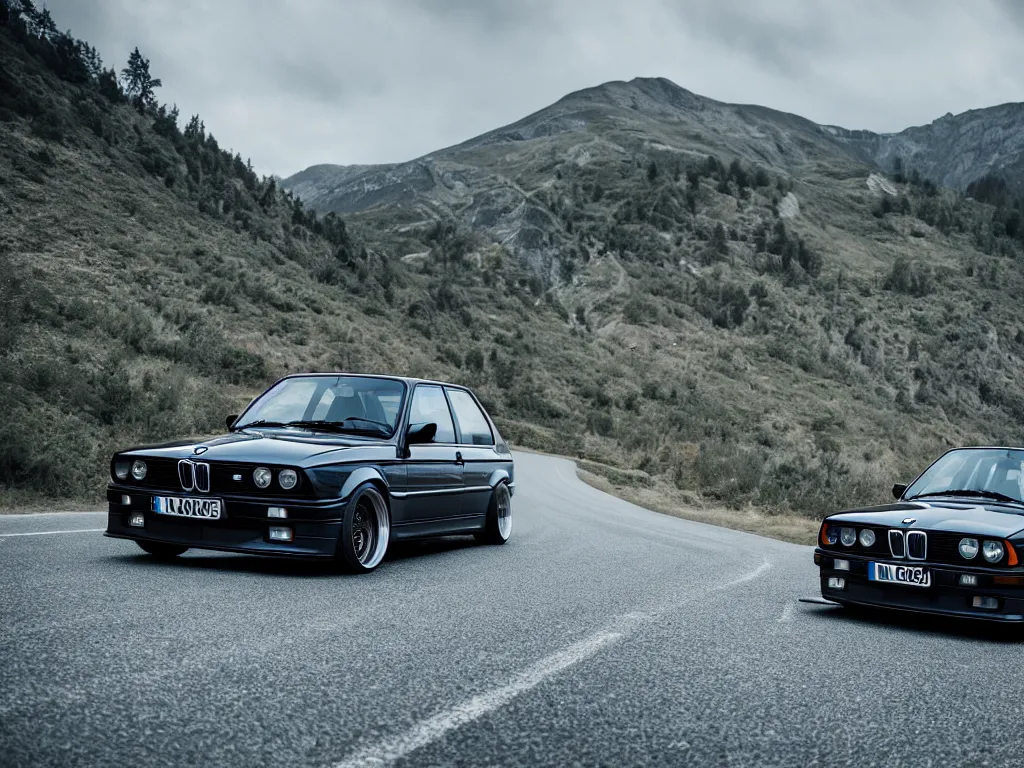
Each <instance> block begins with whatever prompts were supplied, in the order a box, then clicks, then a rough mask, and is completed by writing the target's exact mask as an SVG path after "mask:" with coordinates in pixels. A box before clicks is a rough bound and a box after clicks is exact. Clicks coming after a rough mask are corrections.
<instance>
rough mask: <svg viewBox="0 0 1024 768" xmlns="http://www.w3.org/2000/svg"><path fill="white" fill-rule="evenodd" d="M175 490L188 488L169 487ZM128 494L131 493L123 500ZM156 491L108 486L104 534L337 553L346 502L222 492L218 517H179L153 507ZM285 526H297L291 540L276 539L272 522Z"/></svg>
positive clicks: (312, 554)
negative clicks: (274, 511) (136, 516)
mask: <svg viewBox="0 0 1024 768" xmlns="http://www.w3.org/2000/svg"><path fill="white" fill-rule="evenodd" d="M167 495H170V496H182V495H187V494H181V493H170V492H168V493H167ZM124 496H128V497H129V498H130V503H129V504H123V503H122V499H123V497H124ZM153 496H154V493H153V492H152V491H140V490H138V489H135V488H130V487H127V486H117V485H110V486H109V487H108V489H107V530H106V533H105V534H104V535H105V536H110V537H112V538H117V539H132V540H135V541H152V542H158V543H161V544H176V545H179V546H182V547H189V548H194V549H212V550H219V551H223V552H241V553H245V554H252V555H274V556H283V557H306V558H331V557H334V553H335V548H336V546H337V542H338V537H339V535H340V534H341V519H342V513H343V510H344V506H345V503H344V502H334V503H327V504H323V503H316V502H310V501H309V500H306V501H287V500H281V499H275V500H267V499H253V498H251V497H236V496H218V497H217V498H219V499H221V501H222V503H223V504H222V509H223V511H222V515H221V518H220V519H219V520H202V519H198V518H193V517H175V516H172V515H162V514H157V513H156V512H154V511H153ZM270 506H275V507H284V508H286V509H287V510H288V518H287V519H284V520H280V519H276V518H273V519H272V518H268V517H267V509H268V507H270ZM139 512H141V513H142V515H143V518H144V525H143V526H142V527H141V528H139V527H135V526H132V525H131V524H130V522H129V521H130V518H131V516H132V514H133V513H139ZM271 527H275V528H279V527H286V528H290V529H291V531H292V540H291V541H287V542H286V541H276V540H275V541H272V540H271V539H270V528H271Z"/></svg>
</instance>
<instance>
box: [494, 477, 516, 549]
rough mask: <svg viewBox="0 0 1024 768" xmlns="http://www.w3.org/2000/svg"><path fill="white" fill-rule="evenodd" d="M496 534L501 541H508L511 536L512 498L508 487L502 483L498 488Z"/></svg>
mask: <svg viewBox="0 0 1024 768" xmlns="http://www.w3.org/2000/svg"><path fill="white" fill-rule="evenodd" d="M498 488H499V489H500V490H499V491H498V493H497V499H496V501H497V502H498V533H499V534H500V535H501V538H502V539H505V540H506V541H507V540H508V537H509V536H511V535H512V498H511V496H510V495H509V492H508V486H506V485H505V484H504V483H502V484H501V485H500V486H498Z"/></svg>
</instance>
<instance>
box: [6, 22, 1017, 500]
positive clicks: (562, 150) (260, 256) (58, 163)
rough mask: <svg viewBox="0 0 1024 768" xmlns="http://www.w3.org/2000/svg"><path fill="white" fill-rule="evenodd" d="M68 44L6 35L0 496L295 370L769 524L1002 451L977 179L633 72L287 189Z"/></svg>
mask: <svg viewBox="0 0 1024 768" xmlns="http://www.w3.org/2000/svg"><path fill="white" fill-rule="evenodd" d="M76 42H77V41H73V40H72V41H71V42H68V41H67V40H64V39H63V38H62V37H61V36H60V35H59V34H58V33H57V32H56V27H54V28H53V30H52V31H49V32H45V34H43V35H42V37H40V35H38V34H33V35H26V34H24V31H23V30H21V29H20V28H19V27H18V26H17V25H11V26H8V27H6V28H2V29H0V104H2V105H3V106H2V108H0V120H2V122H0V214H2V215H3V219H4V226H3V227H2V228H0V259H2V260H3V264H2V265H0V276H2V278H0V279H2V282H0V307H2V308H3V309H2V311H3V312H4V313H5V315H4V317H3V322H2V325H0V328H2V330H3V333H2V335H0V408H2V409H3V411H4V413H5V414H6V416H5V419H4V420H3V422H0V486H3V488H4V489H6V490H5V491H3V492H2V493H3V495H2V496H0V499H2V502H3V503H6V504H14V503H20V502H22V501H24V500H25V499H31V498H38V497H40V496H48V497H75V498H96V497H97V496H98V495H99V494H100V493H101V492H102V487H103V483H104V479H105V473H106V462H107V460H108V457H109V454H110V452H111V451H112V450H113V448H114V447H115V446H118V445H123V444H126V443H135V442H140V441H146V440H151V439H164V438H170V437H174V436H179V435H186V434H190V433H205V432H210V431H214V430H217V429H219V428H220V427H221V425H222V423H223V417H224V415H225V414H227V413H230V412H235V411H237V409H238V408H239V407H240V406H241V405H243V404H244V403H245V402H246V401H247V399H248V398H249V397H251V396H252V395H253V394H254V393H255V392H257V391H258V390H259V389H261V388H262V387H263V386H265V385H266V384H267V383H269V382H270V381H272V380H273V379H274V378H275V377H276V376H278V375H281V374H283V373H286V372H290V371H296V370H304V369H313V368H326V369H346V370H384V371H390V372H394V373H401V374H409V375H422V376H436V377H446V378H451V379H454V380H457V381H461V382H464V383H466V384H468V385H470V386H473V387H474V388H476V389H477V391H478V392H479V393H480V394H481V396H482V398H483V399H484V400H485V402H486V403H487V404H488V406H489V408H490V409H491V410H492V411H493V412H494V413H495V415H496V417H497V419H498V421H499V423H500V424H501V426H502V429H503V430H504V431H505V432H506V433H507V436H508V437H510V438H511V439H512V440H514V441H516V442H518V443H519V444H522V445H531V446H534V447H537V448H542V449H546V450H550V451H555V452H559V453H564V454H569V455H574V456H579V457H584V458H586V459H588V460H592V461H596V462H600V463H602V464H605V465H612V466H613V467H615V468H617V469H607V468H605V470H604V471H605V472H606V474H608V475H609V476H611V477H612V479H613V480H616V481H618V482H622V483H633V484H639V485H647V484H651V483H655V482H657V483H663V484H667V485H671V486H672V487H674V488H676V489H678V490H679V491H680V492H681V493H686V494H690V496H689V497H688V498H692V499H694V500H699V499H700V498H703V499H707V500H710V501H714V502H716V503H727V504H730V505H735V506H741V505H747V504H752V505H756V506H758V507H762V508H765V509H768V510H769V511H771V510H785V509H794V510H797V511H801V512H805V513H808V514H810V515H815V514H818V513H820V512H822V511H824V510H827V509H831V508H833V507H835V506H839V505H842V504H846V503H852V502H854V501H861V500H866V499H870V498H881V497H884V494H885V489H886V488H887V487H888V485H889V484H890V483H891V482H892V481H893V480H894V479H899V478H905V477H906V475H907V474H908V473H909V472H910V471H911V469H912V468H914V467H918V466H919V465H920V463H921V462H922V461H924V460H926V459H927V458H929V457H931V456H932V455H934V453H935V452H936V451H938V450H940V449H941V448H942V447H944V446H947V445H951V444H954V443H960V442H979V441H986V442H987V441H1014V442H1020V441H1021V438H1022V435H1021V432H1022V429H1021V427H1022V425H1024V398H1022V396H1021V395H1020V393H1019V388H1018V386H1017V385H1016V382H1018V381H1020V377H1021V374H1022V373H1024V371H1022V362H1024V323H1021V322H1019V320H1018V312H1017V308H1016V304H1017V302H1016V300H1015V297H1016V295H1017V294H1018V293H1019V292H1020V290H1021V288H1022V287H1024V285H1022V283H1024V280H1022V278H1021V276H1020V270H1019V261H1018V260H1019V258H1020V254H1021V248H1022V246H1021V243H1020V241H1019V239H1018V234H1017V232H1016V231H1015V230H1013V229H1012V228H1011V227H1010V226H1009V225H1008V224H1009V222H1010V221H1011V219H1012V215H1013V214H1014V211H1016V210H1017V209H1016V208H1015V206H1017V201H1016V198H1013V197H1012V195H1011V194H1010V193H1009V192H1006V190H1005V189H1002V188H998V185H997V184H995V183H993V184H990V185H989V186H986V187H985V189H986V190H988V192H987V193H986V194H985V195H979V196H980V197H983V198H984V199H986V200H989V201H990V202H981V201H979V200H975V199H972V198H968V197H965V196H963V195H962V194H960V193H959V192H957V191H954V190H945V189H940V188H938V187H937V186H936V185H935V184H933V183H930V182H928V181H926V180H924V179H923V178H922V177H920V176H919V175H914V174H908V175H907V176H906V177H905V178H903V177H900V178H903V180H902V181H901V180H899V179H897V178H890V179H884V178H882V177H881V176H879V175H877V172H876V171H877V169H875V168H874V167H872V166H870V165H868V164H867V163H866V161H865V159H864V157H863V153H862V152H861V150H860V149H857V148H851V146H850V145H849V142H846V141H843V140H841V139H840V138H839V137H837V136H835V135H833V134H830V133H829V132H828V131H823V130H821V129H820V127H818V126H815V125H814V124H813V123H809V122H808V121H805V120H803V119H801V118H799V117H795V116H792V115H785V114H782V113H778V112H773V111H771V110H768V109H763V108H760V107H736V106H730V105H723V104H719V103H716V102H712V101H710V100H707V99H703V98H701V97H696V96H694V95H693V94H689V93H688V92H686V91H683V90H682V89H679V88H677V87H676V86H674V85H672V84H671V83H668V82H667V81H662V80H653V81H634V82H633V83H613V84H608V85H605V86H600V87H598V88H595V89H590V90H589V91H585V92H581V93H579V94H572V95H570V96H567V97H566V98H565V99H563V100H562V101H560V102H559V103H558V104H557V105H555V106H554V107H553V108H552V109H550V110H545V111H542V112H540V113H538V114H536V115H533V116H530V117H527V118H525V119H524V120H522V121H520V122H519V123H516V124H515V125H513V126H509V127H507V128H504V129H500V130H498V131H495V132H492V133H490V134H487V135H485V136H483V137H479V138H478V139H474V140H471V141H469V142H466V143H465V144H463V145H460V146H459V147H455V148H452V149H450V150H445V151H443V152H438V153H436V154H435V155H432V156H430V157H428V158H423V159H421V160H419V161H415V162H413V163H404V164H397V165H393V166H386V167H382V166H375V167H363V168H349V169H346V170H345V171H344V172H343V174H342V175H341V176H339V175H337V174H335V173H334V172H333V170H331V169H324V168H318V169H310V171H307V172H305V174H304V176H303V175H300V177H299V178H298V179H296V178H293V179H291V180H289V181H288V186H289V187H290V188H291V190H292V191H293V192H294V193H295V194H296V195H298V197H300V198H303V200H304V201H305V205H303V202H300V201H299V200H298V199H296V198H294V197H293V196H292V193H290V192H282V191H281V190H279V189H278V188H277V185H276V184H275V183H274V181H273V180H272V179H265V178H264V179H261V178H257V177H256V175H255V174H253V173H252V171H251V169H250V168H249V167H248V165H247V164H246V163H245V161H243V160H242V158H241V157H240V156H237V155H234V156H232V155H231V154H229V153H226V152H224V151H223V150H222V149H221V148H220V147H219V145H218V144H217V142H216V140H215V139H213V137H212V136H209V135H208V134H207V133H206V132H205V129H204V128H203V126H202V124H201V120H199V119H198V118H196V119H193V120H191V121H187V122H186V121H183V120H182V121H179V120H178V119H177V116H176V115H173V113H172V112H170V111H169V110H167V109H166V108H161V107H159V106H158V105H157V104H156V103H155V102H153V103H147V104H141V105H140V104H133V103H132V102H131V101H130V100H129V99H128V98H127V96H126V95H125V93H124V91H123V89H122V88H121V86H119V85H117V82H116V77H114V76H113V74H112V73H110V72H109V71H108V70H105V69H104V68H103V67H102V65H98V66H94V67H93V68H92V69H89V68H88V67H87V68H86V69H85V70H84V71H80V70H79V69H78V68H76V67H74V66H70V67H69V66H68V62H69V61H71V62H72V63H73V62H74V60H75V58H74V56H70V57H69V56H66V55H63V54H60V53H59V52H60V51H61V50H64V51H65V53H66V52H67V51H68V50H70V51H71V52H74V51H75V50H76V48H75V45H74V44H73V43H76ZM155 74H159V73H155ZM181 122H186V125H185V126H184V127H182V126H181V125H180V123H181ZM304 181H305V183H306V186H305V187H303V186H302V184H303V182H304ZM327 186H329V187H330V189H327ZM317 190H326V191H324V193H323V194H320V195H319V196H318V192H317ZM993 190H995V192H993ZM996 192H998V193H999V194H996ZM328 200H331V201H333V202H330V203H328V202H327V201H328ZM309 208H313V209H321V210H322V209H324V208H330V209H331V210H332V211H338V212H341V213H342V215H343V216H344V219H345V221H344V223H342V221H341V218H339V217H338V216H337V215H333V216H329V215H323V214H322V213H321V215H316V214H313V213H311V212H310V211H309V210H307V209H309Z"/></svg>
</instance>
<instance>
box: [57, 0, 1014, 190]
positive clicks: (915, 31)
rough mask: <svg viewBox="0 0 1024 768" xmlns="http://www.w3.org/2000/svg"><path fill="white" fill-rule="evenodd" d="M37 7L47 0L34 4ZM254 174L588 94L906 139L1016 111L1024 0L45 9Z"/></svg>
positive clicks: (600, 0) (419, 140)
mask: <svg viewBox="0 0 1024 768" xmlns="http://www.w3.org/2000/svg"><path fill="white" fill-rule="evenodd" d="M37 3H39V0H37ZM45 5H46V6H47V7H49V8H50V10H51V12H52V13H53V15H54V18H55V20H56V22H57V25H58V26H59V27H61V28H62V29H67V28H69V27H70V28H71V30H72V32H73V33H74V34H75V35H76V36H77V37H79V38H82V39H84V40H86V41H88V42H90V43H92V44H93V45H95V46H96V47H97V48H98V49H99V50H100V53H101V55H102V56H103V59H104V61H105V62H106V63H107V64H108V65H110V64H115V65H116V66H117V69H118V70H120V69H121V68H122V67H123V66H124V62H125V61H126V59H127V57H128V53H129V52H130V50H131V49H132V48H133V47H135V46H136V45H137V46H139V48H140V50H141V51H142V53H143V55H144V56H146V57H147V58H149V59H150V61H151V67H152V72H153V75H154V76H156V77H160V78H162V79H163V83H164V86H163V88H162V89H161V90H159V91H158V92H157V96H158V97H159V98H160V99H161V100H162V101H165V102H168V103H171V102H174V103H177V104H178V106H179V107H180V109H181V114H182V116H183V118H185V119H187V117H188V116H189V115H191V114H193V113H198V114H200V115H201V116H202V118H203V119H204V120H205V122H206V126H207V128H208V129H209V130H210V131H212V132H213V133H214V135H215V136H216V137H217V139H218V141H219V142H220V144H221V146H223V147H225V148H231V149H233V150H236V151H239V152H241V153H242V155H243V156H244V157H251V158H252V162H253V164H254V165H255V166H256V169H257V170H258V171H259V172H262V173H275V174H280V175H282V176H287V175H289V174H291V173H294V172H296V171H299V170H301V169H303V168H305V167H307V166H309V165H313V164H316V163H343V164H347V163H378V162H397V161H402V160H409V159H412V158H414V157H417V156H419V155H423V154H426V153H428V152H431V151H433V150H436V149H440V148H442V147H445V146H448V145H451V144H455V143H457V142H460V141H463V140H465V139H468V138H471V137H473V136H476V135H478V134H480V133H483V132H485V131H488V130H491V129H492V128H496V127H499V126H501V125H504V124H507V123H510V122H513V121H515V120H517V119H518V118H520V117H523V116H525V115H526V114H528V113H530V112H533V111H535V110H537V109H540V108H542V107H544V106H546V105H548V104H550V103H551V102H553V101H556V100H557V99H559V98H561V97H562V96H564V95H565V94H566V93H569V92H571V91H574V90H578V89H580V88H586V87H589V86H592V85H597V84H599V83H602V82H606V81H608V80H629V79H631V78H633V77H637V76H650V77H657V76H660V77H667V78H669V79H670V80H673V81H674V82H676V83H677V84H679V85H681V86H683V87H684V88H688V89H690V90H691V91H695V92H697V93H699V94H702V95H704V96H710V97H712V98H717V99H720V100H723V101H731V102H744V103H756V104H763V105H765V106H769V107H774V108H776V109H782V110H785V111H788V112H795V113H797V114H800V115H803V116H804V117H808V118H810V119H812V120H815V121H817V122H820V123H831V124H837V125H842V126H845V127H847V128H869V129H872V130H876V131H895V130H900V129H902V128H905V127H907V126H909V125H920V124H922V123H928V122H931V121H932V120H933V119H935V118H937V117H939V116H941V115H943V114H945V113H946V112H953V113H958V112H962V111H964V110H967V109H972V108H976V107H985V106H991V105H993V104H999V103H1003V102H1007V101H1024V0H1022V1H1020V2H1018V0H898V1H897V2H891V1H888V0H884V1H883V0H855V1H850V2H846V1H841V0H835V1H834V2H830V1H828V0H770V2H757V1H756V0H205V1H204V0H47V2H46V3H45Z"/></svg>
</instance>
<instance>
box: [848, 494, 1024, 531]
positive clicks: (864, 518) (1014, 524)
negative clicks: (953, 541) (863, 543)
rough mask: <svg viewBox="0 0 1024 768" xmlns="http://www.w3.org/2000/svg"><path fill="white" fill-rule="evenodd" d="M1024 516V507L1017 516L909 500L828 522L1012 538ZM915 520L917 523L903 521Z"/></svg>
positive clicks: (986, 507) (984, 507) (992, 507)
mask: <svg viewBox="0 0 1024 768" xmlns="http://www.w3.org/2000/svg"><path fill="white" fill-rule="evenodd" d="M1022 515H1024V508H1021V510H1020V513H1014V512H1013V511H1011V508H1010V507H1003V506H1001V505H997V504H974V503H970V502H952V501H950V502H946V501H927V502H926V501H906V502H900V503H898V504H886V505H884V506H879V507H867V508H865V509H858V510H853V511H849V512H842V513H839V514H836V515H830V516H829V517H828V521H829V522H848V523H863V524H865V525H880V526H885V527H888V528H904V529H910V528H913V529H915V530H924V531H948V532H950V533H976V534H978V535H980V536H993V537H997V538H1008V537H1010V536H1013V535H1014V534H1015V533H1019V532H1020V531H1022V530H1024V516H1022ZM911 518H913V520H914V522H913V523H906V524H905V523H904V522H903V521H904V520H909V519H911Z"/></svg>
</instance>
